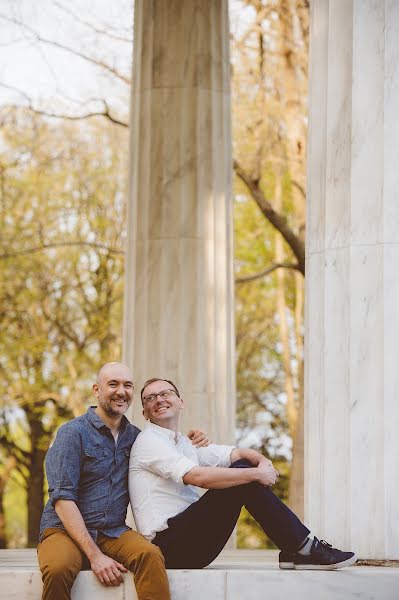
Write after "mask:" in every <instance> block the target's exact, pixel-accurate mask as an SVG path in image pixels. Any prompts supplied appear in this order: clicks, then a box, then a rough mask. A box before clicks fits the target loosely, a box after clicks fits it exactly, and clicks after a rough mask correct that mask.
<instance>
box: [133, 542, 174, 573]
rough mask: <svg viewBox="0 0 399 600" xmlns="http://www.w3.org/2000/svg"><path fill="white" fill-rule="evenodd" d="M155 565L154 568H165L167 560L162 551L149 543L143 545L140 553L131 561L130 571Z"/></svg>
mask: <svg viewBox="0 0 399 600" xmlns="http://www.w3.org/2000/svg"><path fill="white" fill-rule="evenodd" d="M144 564H147V565H154V568H158V567H159V566H164V564H165V559H164V557H163V554H162V552H161V550H160V549H159V548H158V546H156V545H155V544H152V543H151V542H148V543H147V544H145V545H143V546H142V547H141V548H140V550H139V552H137V553H136V554H135V556H134V558H133V559H132V560H131V561H130V564H129V567H128V568H129V571H135V569H136V568H137V566H138V565H144Z"/></svg>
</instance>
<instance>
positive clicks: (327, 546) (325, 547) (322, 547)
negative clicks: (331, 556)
mask: <svg viewBox="0 0 399 600" xmlns="http://www.w3.org/2000/svg"><path fill="white" fill-rule="evenodd" d="M319 549H320V550H323V551H324V552H327V553H329V552H331V551H332V550H335V548H333V547H332V544H329V543H328V542H326V540H319Z"/></svg>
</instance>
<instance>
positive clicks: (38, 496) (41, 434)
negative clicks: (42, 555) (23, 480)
mask: <svg viewBox="0 0 399 600" xmlns="http://www.w3.org/2000/svg"><path fill="white" fill-rule="evenodd" d="M41 417H42V415H41V413H40V412H39V411H34V410H29V412H28V410H27V418H28V423H29V427H30V443H31V452H30V461H29V462H30V464H29V474H28V480H27V495H28V548H32V547H36V546H37V543H38V539H39V526H40V519H41V516H42V512H43V508H44V458H45V456H46V452H47V448H48V445H49V436H48V435H47V434H46V432H45V431H44V429H43V427H42V421H41Z"/></svg>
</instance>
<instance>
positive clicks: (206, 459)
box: [197, 444, 234, 467]
mask: <svg viewBox="0 0 399 600" xmlns="http://www.w3.org/2000/svg"><path fill="white" fill-rule="evenodd" d="M233 450H234V446H223V445H221V444H209V446H205V447H204V448H197V456H198V462H199V464H200V465H201V467H229V466H230V465H231V460H230V456H231V453H232V452H233Z"/></svg>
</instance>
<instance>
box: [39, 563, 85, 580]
mask: <svg viewBox="0 0 399 600" xmlns="http://www.w3.org/2000/svg"><path fill="white" fill-rule="evenodd" d="M79 571H80V567H79V566H78V565H70V564H65V563H63V562H51V563H48V564H46V565H44V566H43V567H42V574H43V578H45V579H51V580H52V581H70V580H71V579H74V578H75V577H76V575H77V574H78V573H79Z"/></svg>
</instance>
